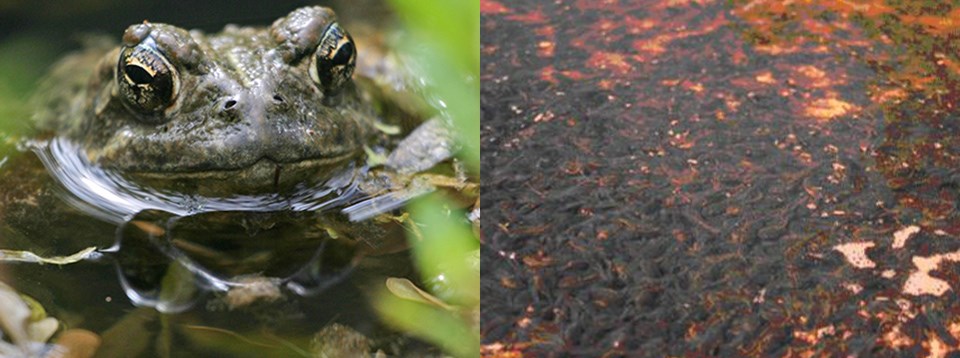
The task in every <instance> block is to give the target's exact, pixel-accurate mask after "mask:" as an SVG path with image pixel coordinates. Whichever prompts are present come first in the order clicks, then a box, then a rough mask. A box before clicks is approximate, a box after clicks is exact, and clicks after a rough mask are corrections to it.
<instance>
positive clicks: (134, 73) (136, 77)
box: [123, 65, 153, 85]
mask: <svg viewBox="0 0 960 358" xmlns="http://www.w3.org/2000/svg"><path fill="white" fill-rule="evenodd" d="M123 71H124V72H126V73H127V77H130V79H131V80H133V83H136V84H138V85H142V84H147V83H150V82H153V76H151V75H150V73H149V72H147V70H144V69H143V67H140V66H136V65H127V66H126V67H124V68H123Z"/></svg>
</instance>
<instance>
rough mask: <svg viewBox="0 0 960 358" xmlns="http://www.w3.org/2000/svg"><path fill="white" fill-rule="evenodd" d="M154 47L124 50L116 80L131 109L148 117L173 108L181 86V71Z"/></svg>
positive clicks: (143, 44)
mask: <svg viewBox="0 0 960 358" xmlns="http://www.w3.org/2000/svg"><path fill="white" fill-rule="evenodd" d="M151 43H152V41H151V42H145V43H141V44H139V45H137V46H133V47H124V48H123V49H121V51H120V61H119V62H118V64H117V76H116V77H117V86H118V87H119V92H120V97H122V98H123V101H124V103H126V105H127V107H129V108H131V109H133V110H135V111H137V112H139V113H141V114H148V115H149V114H157V113H160V112H162V111H163V110H164V109H166V108H167V107H170V105H171V104H173V102H174V100H176V98H177V92H178V91H179V86H180V78H179V75H178V73H177V69H176V68H175V67H173V65H171V64H170V62H169V61H167V59H166V57H164V56H163V54H161V53H160V52H159V51H157V50H156V49H155V48H154V47H153V46H151Z"/></svg>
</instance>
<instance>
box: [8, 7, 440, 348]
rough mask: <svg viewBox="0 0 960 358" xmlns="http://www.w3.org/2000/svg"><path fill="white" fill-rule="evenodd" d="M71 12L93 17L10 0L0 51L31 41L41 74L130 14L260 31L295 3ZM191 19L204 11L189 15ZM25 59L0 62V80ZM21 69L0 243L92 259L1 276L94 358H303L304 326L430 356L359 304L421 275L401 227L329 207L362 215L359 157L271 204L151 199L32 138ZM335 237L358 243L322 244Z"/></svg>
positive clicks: (27, 82)
mask: <svg viewBox="0 0 960 358" xmlns="http://www.w3.org/2000/svg"><path fill="white" fill-rule="evenodd" d="M86 5H89V6H91V7H92V8H93V9H86V10H84V11H81V10H82V9H74V10H75V11H76V13H75V16H74V17H71V16H65V15H63V14H60V13H59V12H52V13H37V12H35V11H34V10H32V9H30V8H26V7H20V5H16V4H13V5H10V7H8V8H0V19H7V20H10V19H11V18H15V19H17V20H16V21H15V22H14V24H16V25H20V26H19V27H15V29H12V30H11V31H9V32H4V34H5V35H4V36H0V48H6V47H4V45H8V44H11V43H14V42H18V41H33V42H35V43H36V46H37V48H38V51H36V52H37V56H38V59H37V60H35V61H34V62H35V63H32V64H29V65H32V66H36V67H46V65H48V64H49V63H50V62H52V61H54V60H55V59H56V58H57V57H59V56H61V55H62V54H63V53H62V52H63V51H67V50H68V49H71V48H75V47H76V45H75V44H72V43H71V41H75V40H76V39H71V38H66V37H64V34H80V33H83V32H86V31H106V32H107V33H111V32H112V33H114V34H115V35H116V36H115V37H116V38H119V34H120V33H122V30H123V28H125V27H126V26H127V25H129V24H131V23H137V22H139V21H142V20H143V17H144V15H143V14H144V13H145V12H146V13H149V14H151V15H153V16H147V17H148V18H150V19H151V20H153V21H164V22H169V23H173V24H178V25H182V26H185V27H201V28H204V29H207V30H208V31H218V30H219V29H220V28H222V27H223V25H225V24H226V23H228V22H240V23H242V24H246V25H268V24H269V23H270V22H272V21H273V20H274V19H276V18H277V17H279V16H283V15H285V14H286V13H287V12H289V11H291V10H292V9H294V8H296V7H297V6H300V5H303V4H300V3H296V4H290V3H277V4H272V5H271V7H269V8H268V7H267V6H266V5H263V4H259V3H249V4H234V3H232V2H231V3H230V4H229V8H228V9H227V10H226V11H220V12H218V11H215V10H216V9H217V6H227V5H226V4H217V3H215V2H211V3H205V4H204V5H203V6H210V8H197V9H192V11H189V12H180V13H177V11H176V10H177V9H178V8H180V7H181V5H176V6H169V7H164V6H162V5H156V4H152V5H151V4H143V3H140V4H135V5H134V6H129V7H126V8H125V9H123V11H119V10H118V11H115V12H112V13H110V12H109V11H106V10H107V9H111V7H122V6H123V5H124V4H121V3H116V4H115V3H114V2H111V1H99V2H98V1H92V2H89V3H88V4H86ZM328 5H331V6H332V7H333V8H334V9H335V10H336V11H337V12H338V15H339V16H340V17H341V20H342V22H344V23H346V24H352V25H346V26H348V27H349V26H358V27H365V28H367V30H369V29H371V28H372V29H374V30H376V29H377V28H378V26H389V25H390V24H392V23H391V22H389V21H387V20H389V18H390V16H391V15H390V14H389V13H386V12H385V11H386V10H385V7H384V5H383V4H379V2H369V1H363V2H362V4H357V3H356V2H349V4H347V3H342V2H334V3H333V4H328ZM348 5H362V6H360V7H363V8H364V10H363V11H360V10H359V9H356V8H354V7H353V6H348ZM98 6H101V7H98ZM98 8H99V9H103V11H104V13H99V12H96V11H94V9H98ZM151 10H155V11H151ZM341 10H343V11H341ZM4 11H5V12H4ZM64 11H68V10H64ZM204 13H206V14H215V15H218V16H210V17H204V18H202V19H199V18H196V16H197V14H204ZM21 15H22V16H28V17H25V18H24V17H20V16H21ZM29 16H34V17H29ZM65 17H66V18H70V19H69V20H64V18H65ZM128 18H137V20H132V21H130V20H128ZM84 21H86V22H84ZM58 22H60V23H58ZM0 23H4V25H0V27H5V26H11V25H10V24H11V22H10V21H0ZM51 24H55V25H58V26H60V27H49V28H48V27H47V26H51ZM16 25H13V26H16ZM24 39H26V40H24ZM47 41H49V43H50V44H53V45H44V44H48V42H47ZM61 44H62V46H61ZM27 47H29V46H27ZM16 48H20V49H23V48H24V47H23V46H18V47H16ZM41 49H42V50H43V51H41ZM61 50H62V51H61ZM41 52H42V53H41ZM44 56H46V57H44ZM0 57H2V56H0ZM31 59H32V58H31ZM6 60H8V59H7V58H0V66H4V65H6V64H8V62H6ZM26 62H30V61H29V60H28V61H26ZM24 65H28V64H24V63H15V64H14V65H11V66H10V67H9V68H0V78H8V77H9V76H13V75H12V74H14V73H16V72H17V66H24ZM29 72H30V74H29V75H24V76H22V77H23V78H18V79H17V80H18V81H19V82H16V83H14V84H12V85H11V84H10V83H5V84H3V85H0V87H2V88H0V105H6V104H15V106H11V107H7V108H3V109H4V110H3V111H0V115H3V116H9V117H4V118H0V122H2V123H0V130H3V132H4V136H3V138H4V143H3V144H2V151H0V158H2V160H0V192H2V193H3V194H0V196H2V198H0V217H2V218H3V222H0V249H5V250H29V251H31V252H34V253H36V254H38V255H41V256H46V257H50V256H59V255H69V254H72V253H75V252H78V251H81V250H82V249H84V248H87V247H96V248H97V251H95V252H94V253H92V254H89V255H88V256H86V257H85V259H84V260H81V261H80V262H77V263H71V264H68V265H63V266H58V265H39V264H35V263H19V264H9V263H5V264H3V265H2V266H0V278H2V279H3V281H4V282H7V283H9V284H10V285H11V286H13V287H14V288H15V289H17V290H18V291H20V292H21V293H23V294H26V295H29V296H30V297H32V298H34V299H36V300H37V302H39V303H40V304H41V305H43V306H44V308H45V309H46V311H47V313H48V314H50V315H51V316H53V317H55V318H57V319H58V320H60V323H61V324H62V325H63V326H64V327H65V328H80V329H85V330H89V331H92V332H95V333H97V334H99V335H100V336H101V338H102V339H103V346H101V348H100V351H99V352H98V356H116V357H129V356H224V355H226V356H310V355H311V354H316V353H311V352H310V351H311V349H314V348H316V345H317V343H318V341H317V338H316V337H317V335H318V333H319V332H321V330H322V329H324V328H328V327H334V326H335V325H336V327H338V328H337V329H338V330H341V331H343V329H342V328H343V327H348V328H349V330H353V331H356V332H358V333H359V334H358V335H349V334H347V335H342V334H341V335H338V334H332V333H331V335H332V336H333V337H334V341H333V342H335V343H334V344H339V345H342V346H350V345H351V344H354V343H357V341H364V343H363V344H365V345H368V346H369V347H371V352H373V351H376V350H383V351H384V352H387V353H389V354H400V353H403V354H421V353H427V352H429V353H431V354H433V353H435V352H436V349H435V348H431V347H430V346H428V345H426V344H424V343H422V342H420V341H418V340H416V339H413V338H410V337H408V336H405V335H404V334H402V333H400V332H397V331H396V330H393V329H390V328H388V327H387V326H386V325H385V324H384V323H383V322H382V319H381V318H380V317H378V315H377V314H376V313H375V312H374V310H373V307H372V305H371V302H372V301H373V295H374V294H377V293H380V292H381V291H383V288H384V280H385V278H387V277H403V278H409V279H410V280H412V281H414V282H418V283H419V282H420V280H419V278H418V277H419V275H418V273H417V272H416V271H415V268H414V266H413V264H412V263H411V259H410V257H409V256H410V254H409V252H407V251H402V249H403V248H405V247H406V246H405V240H406V238H405V235H404V234H405V233H404V232H403V230H402V227H400V226H399V225H398V224H388V225H384V224H382V223H381V224H377V223H373V222H372V221H365V222H362V223H356V222H351V221H350V218H351V217H350V215H352V214H350V213H347V212H345V211H342V210H344V208H346V207H349V205H351V204H358V205H360V206H357V207H355V208H356V209H357V210H354V211H359V212H364V211H365V210H367V208H366V207H364V206H362V205H364V203H365V202H364V201H363V199H365V198H364V197H363V195H362V194H360V193H358V191H357V188H356V186H357V180H356V178H357V176H359V175H362V173H363V171H364V170H365V169H364V168H360V165H359V164H358V165H357V166H356V167H352V168H349V170H344V173H343V175H340V176H336V177H334V178H332V179H330V180H328V181H326V182H324V183H319V184H316V185H313V186H300V187H297V188H296V189H295V190H293V191H292V192H289V193H284V194H283V195H278V194H267V195H236V196H231V197H203V196H198V195H187V194H182V193H176V192H170V191H162V190H154V189H152V188H150V187H145V186H141V185H138V184H136V183H134V182H130V181H128V180H126V179H125V178H124V177H123V176H122V175H118V174H117V173H111V172H109V171H105V170H102V169H101V168H99V167H97V166H96V165H92V164H90V163H88V162H87V161H86V158H84V156H83V155H81V154H80V153H81V152H80V151H79V150H78V148H77V145H76V144H74V143H71V142H70V141H69V140H65V139H63V138H56V137H55V138H52V139H46V138H43V139H33V138H32V137H31V133H29V129H28V128H29V127H30V126H29V125H28V124H24V122H25V121H24V120H23V119H24V118H27V117H29V113H26V112H25V109H24V108H25V106H23V103H22V102H23V101H24V100H25V97H26V96H25V95H24V96H20V95H21V94H25V93H26V92H28V91H29V88H30V86H31V85H32V83H33V81H34V80H36V78H35V77H37V76H39V75H40V74H42V73H43V69H36V68H32V67H31V68H30V71H29ZM31 76H33V77H31ZM4 96H6V97H4ZM14 107H15V108H14ZM391 203H393V202H391ZM394 204H395V203H394ZM348 214H350V215H348ZM349 230H357V232H363V233H364V234H365V235H361V236H363V237H364V238H365V239H364V240H361V241H362V242H355V243H352V242H347V240H344V238H343V237H340V238H339V239H337V238H336V236H337V235H336V234H335V233H336V232H338V231H339V232H347V231H349ZM366 238H369V239H366ZM253 297H257V299H254V298H253ZM361 335H362V336H361ZM364 337H365V338H364ZM337 339H339V340H340V341H336V340H337ZM327 344H330V342H327Z"/></svg>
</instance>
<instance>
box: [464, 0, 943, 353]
mask: <svg viewBox="0 0 960 358" xmlns="http://www.w3.org/2000/svg"><path fill="white" fill-rule="evenodd" d="M957 14H960V8H958V7H955V6H953V5H950V4H946V3H940V2H933V1H923V2H900V1H836V2H835V1H808V2H793V3H784V2H779V1H733V2H726V1H710V0H701V1H685V0H680V1H627V0H622V1H621V0H611V1H569V2H541V1H519V2H506V1H503V2H500V1H488V0H483V1H481V30H482V33H483V36H482V48H481V54H482V56H483V64H482V81H483V86H482V91H481V112H482V115H483V120H482V124H481V133H482V135H481V137H482V150H483V159H482V168H483V169H482V170H483V173H484V179H483V186H484V188H483V192H484V204H483V205H484V206H483V209H484V210H486V216H485V218H484V225H483V227H482V236H483V242H484V246H483V248H482V261H483V263H484V272H483V276H482V286H481V287H482V288H481V294H482V307H483V310H482V327H481V330H482V334H483V342H484V344H485V348H484V350H485V353H486V354H491V355H493V354H498V353H499V354H504V355H506V354H515V353H527V354H544V353H547V352H566V353H568V354H576V355H588V356H600V355H604V354H606V355H608V356H619V355H624V356H662V355H672V356H684V355H687V356H702V355H721V356H801V357H809V356H847V355H853V356H917V355H920V356H926V355H929V356H947V355H955V354H958V353H957V351H956V349H957V347H958V346H960V301H958V300H957V299H956V298H957V291H956V290H957V289H958V288H960V271H958V270H960V265H957V262H960V240H958V239H957V237H958V235H960V214H958V211H957V205H958V189H960V174H958V171H957V168H958V165H957V164H958V159H960V157H958V153H960V116H958V114H960V113H958V110H957V108H956V107H957V103H958V102H957V101H958V99H960V97H958V94H960V87H958V80H960V57H958V51H957V50H958V48H957V47H958V42H957V33H958V30H960V27H958V26H960V21H958V18H957Z"/></svg>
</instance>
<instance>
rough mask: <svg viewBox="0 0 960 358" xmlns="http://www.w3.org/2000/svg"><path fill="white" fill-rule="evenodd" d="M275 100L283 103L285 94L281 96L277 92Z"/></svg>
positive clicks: (274, 96)
mask: <svg viewBox="0 0 960 358" xmlns="http://www.w3.org/2000/svg"><path fill="white" fill-rule="evenodd" d="M273 101H274V102H277V103H283V96H280V95H278V94H275V95H273Z"/></svg>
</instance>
